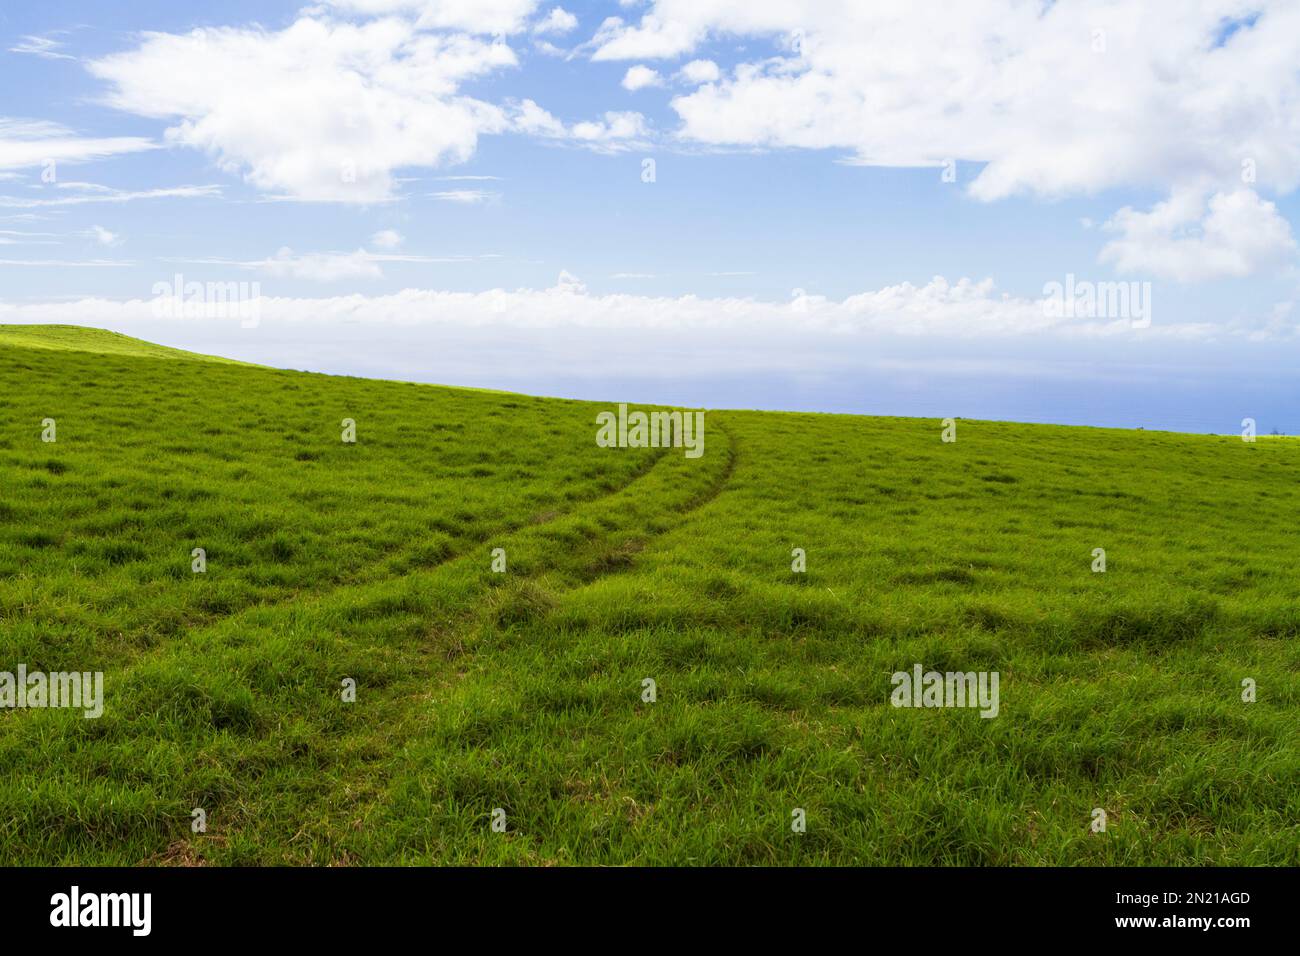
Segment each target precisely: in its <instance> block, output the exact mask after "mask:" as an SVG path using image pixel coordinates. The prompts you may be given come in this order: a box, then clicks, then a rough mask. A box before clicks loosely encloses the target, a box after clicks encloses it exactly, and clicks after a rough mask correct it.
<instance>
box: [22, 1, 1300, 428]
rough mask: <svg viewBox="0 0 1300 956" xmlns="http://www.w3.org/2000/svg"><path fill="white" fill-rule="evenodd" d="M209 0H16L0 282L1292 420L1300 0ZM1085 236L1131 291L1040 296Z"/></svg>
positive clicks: (342, 362)
mask: <svg viewBox="0 0 1300 956" xmlns="http://www.w3.org/2000/svg"><path fill="white" fill-rule="evenodd" d="M205 7H206V9H205V10H204V11H201V12H196V11H195V10H191V9H187V5H177V4H171V3H161V2H157V3H155V2H135V3H132V4H129V5H105V4H97V3H91V2H54V3H47V4H40V5H24V6H23V7H21V8H18V9H14V8H12V6H10V7H6V8H5V9H4V10H3V11H0V48H3V50H4V51H5V52H3V53H0V117H3V119H0V321H11V322H37V321H68V322H76V323H79V324H87V325H98V326H104V327H109V328H115V329H118V330H120V331H123V332H127V333H128V334H136V335H141V336H143V337H147V338H151V339H154V340H156V341H162V342H166V343H169V344H176V345H181V346H184V347H189V348H196V349H200V350H209V351H216V352H221V353H222V354H228V355H233V356H236V357H241V358H247V359H251V360H255V361H265V362H269V363H272V364H281V365H286V366H290V367H295V368H309V369H315V370H321V371H331V372H341V373H350V374H366V375H377V376H383V377H391V378H403V379H415V380H422V381H439V382H447V383H451V384H465V385H481V386H487V387H496V388H514V389H519V390H522V391H529V392H535V393H541V394H560V395H569V396H574V397H584V398H598V399H606V400H611V401H617V400H631V401H657V402H664V403H676V404H693V405H704V406H707V407H729V406H744V407H763V408H790V409H815V410H824V411H853V412H871V413H889V414H915V415H926V416H929V415H934V416H947V415H960V416H965V417H993V418H1007V419H1016V420H1027V421H1060V422H1068V423H1081V424H1099V425H1113V426H1121V427H1132V426H1137V425H1142V426H1145V427H1150V428H1159V427H1164V428H1173V429H1180V430H1197V431H1217V432H1231V431H1235V430H1237V429H1238V428H1239V423H1240V420H1241V418H1243V417H1246V416H1251V417H1255V418H1256V419H1257V420H1258V422H1259V426H1260V428H1261V430H1263V431H1268V430H1270V429H1272V428H1278V429H1280V430H1283V431H1288V432H1293V433H1294V432H1297V431H1300V412H1297V407H1298V406H1297V398H1300V389H1298V388H1297V386H1296V384H1295V378H1296V377H1295V375H1294V369H1295V368H1296V367H1297V362H1296V360H1297V358H1300V348H1298V347H1297V341H1298V340H1297V336H1296V323H1297V321H1298V319H1297V316H1300V312H1297V311H1296V310H1295V309H1294V307H1293V305H1292V303H1293V301H1294V300H1295V298H1296V294H1297V286H1298V284H1300V283H1298V281H1297V274H1296V270H1295V258H1296V247H1295V243H1294V239H1293V235H1292V233H1293V228H1292V227H1293V224H1294V223H1295V222H1296V221H1297V213H1300V205H1298V204H1300V200H1298V199H1297V190H1296V186H1297V182H1298V181H1300V117H1297V116H1296V115H1295V113H1296V107H1295V104H1296V103H1297V102H1300V98H1297V94H1298V93H1300V80H1298V78H1297V66H1296V64H1297V63H1300V57H1297V56H1296V54H1297V53H1298V52H1300V51H1298V50H1297V49H1296V47H1297V46H1298V45H1300V41H1298V40H1297V37H1298V36H1300V29H1297V28H1298V27H1300V22H1298V21H1297V14H1296V11H1295V5H1294V4H1268V3H1257V4H1244V3H1239V2H1228V0H1224V2H1222V3H1206V4H1202V5H1199V6H1198V7H1197V8H1196V9H1195V10H1189V9H1186V7H1187V5H1186V4H1176V3H1171V4H1161V3H1152V4H1146V5H1143V7H1144V8H1145V9H1144V11H1143V12H1138V13H1135V12H1134V11H1133V10H1132V9H1125V7H1124V5H1115V4H1110V3H1079V4H1072V5H1055V6H1053V5H1043V6H1036V5H1034V4H1024V3H1014V2H1011V0H1008V2H1007V3H1005V4H998V3H989V4H979V5H971V6H970V8H969V9H967V8H962V11H961V12H960V13H959V14H954V13H952V12H951V8H945V9H948V10H949V13H948V14H947V16H946V17H945V18H944V21H942V22H938V25H936V23H937V21H936V20H935V17H936V13H935V11H934V10H927V9H925V8H926V7H927V5H926V4H900V5H898V6H896V7H895V6H894V5H891V4H880V5H878V6H877V7H873V8H872V9H871V11H870V12H869V13H868V12H866V11H865V8H863V6H862V5H856V6H855V5H841V4H838V3H830V2H823V3H820V4H818V3H804V2H792V3H782V4H775V3H773V4H767V3H763V2H753V3H741V2H738V0H737V2H735V3H732V2H729V0H715V2H710V3H686V2H684V0H657V2H652V3H635V2H634V3H626V4H620V3H619V2H617V0H612V2H609V3H564V4H562V5H561V6H559V7H557V6H556V5H555V4H552V3H535V2H532V0H481V2H478V3H473V4H470V3H464V2H452V0H330V2H326V3H321V4H318V5H312V6H306V5H303V4H296V3H270V2H259V3H256V4H253V3H230V2H227V3H219V4H210V5H205ZM1063 7H1066V8H1068V9H1062V8H1063ZM557 10H558V11H559V12H558V13H557V12H555V11H557ZM948 20H951V21H953V22H951V23H948V22H946V21H948ZM990 51H992V52H990ZM688 64H690V65H692V66H688ZM630 71H634V72H630ZM635 71H639V77H640V79H641V80H642V81H643V82H644V84H645V85H642V86H640V87H639V88H629V87H637V82H636V77H637V76H638V73H637V72H635ZM651 71H653V73H652V72H651ZM42 150H45V151H47V152H49V153H54V152H57V153H58V154H59V155H60V156H62V157H64V158H63V159H61V160H60V161H58V162H57V163H56V164H55V165H54V166H53V167H50V166H49V165H48V164H47V163H46V162H45V160H46V158H47V157H46V156H45V155H43V153H42ZM647 160H651V161H653V163H654V177H653V181H652V182H646V181H645V177H644V176H643V170H644V164H645V162H646V161H647ZM950 160H951V162H952V164H953V165H952V166H951V169H952V170H954V171H955V181H947V180H948V179H951V178H952V177H945V176H944V171H945V165H944V164H945V163H947V162H948V161H950ZM341 166H349V167H350V168H354V169H360V170H361V172H360V173H359V175H358V176H357V177H355V179H356V181H352V180H349V179H348V174H347V173H340V172H339V167H341ZM1247 166H1249V172H1247V171H1246V167H1247ZM51 169H52V170H53V172H52V173H51ZM51 180H52V181H51ZM160 191H161V192H162V194H158V193H159V192H160ZM178 273H179V274H182V275H183V276H184V278H185V280H186V281H187V282H194V281H197V282H201V283H209V282H211V283H227V282H232V281H237V282H245V283H256V293H255V294H256V295H257V296H258V303H259V308H258V310H257V311H258V320H257V322H256V324H255V325H252V326H250V325H249V323H247V322H241V321H239V320H238V319H232V318H230V317H229V316H225V315H219V314H218V315H212V316H204V317H197V318H196V317H190V318H186V319H161V318H159V316H158V313H157V310H156V308H151V307H150V306H151V304H152V300H153V299H154V298H155V297H156V291H155V290H156V288H157V286H158V284H159V283H160V282H162V283H165V282H170V281H172V278H173V277H174V276H175V275H177V274H178ZM1067 275H1072V276H1074V277H1076V278H1077V279H1078V280H1079V281H1080V282H1084V283H1112V282H1123V283H1135V284H1136V285H1135V286H1134V287H1133V288H1134V289H1137V288H1139V287H1145V288H1146V289H1147V290H1149V293H1148V294H1149V296H1150V303H1151V310H1150V312H1151V314H1150V316H1149V318H1150V322H1149V324H1147V323H1143V322H1141V321H1136V322H1135V321H1133V318H1134V317H1133V316H1131V315H1130V314H1128V313H1127V312H1125V313H1123V314H1109V313H1105V312H1104V311H1103V312H1102V313H1101V314H1093V315H1084V316H1079V317H1078V318H1077V319H1075V320H1072V321H1069V322H1046V323H1045V322H1043V321H1041V318H1042V316H1043V307H1042V304H1041V300H1042V299H1043V297H1044V296H1045V295H1046V294H1047V293H1046V286H1047V284H1049V283H1052V282H1061V283H1064V282H1065V281H1066V277H1067ZM936 277H942V278H941V279H939V280H936ZM962 280H968V281H967V283H966V284H965V285H963V284H962ZM494 290H499V293H498V292H497V291H494ZM1139 318H1140V317H1139Z"/></svg>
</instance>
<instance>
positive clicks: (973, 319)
mask: <svg viewBox="0 0 1300 956" xmlns="http://www.w3.org/2000/svg"><path fill="white" fill-rule="evenodd" d="M172 261H175V260H172ZM183 261H189V262H202V263H204V264H225V265H239V266H242V267H245V268H250V269H256V270H257V271H259V272H262V273H263V274H266V275H275V276H280V277H288V278H306V279H316V280H333V279H336V278H339V277H340V272H346V271H350V272H351V273H352V275H353V276H360V277H369V278H373V277H375V275H376V272H377V270H378V267H379V264H380V263H383V262H389V261H454V260H425V259H421V258H420V257H402V256H383V255H377V254H374V253H368V252H366V251H365V250H358V251H357V252H355V253H347V254H342V253H330V254H313V255H305V256H303V255H296V254H294V253H293V252H291V251H290V250H287V249H284V250H281V251H280V252H279V253H278V254H277V255H276V256H274V257H272V258H270V259H267V260H261V261H256V262H246V263H230V262H224V263H221V262H220V261H219V260H183ZM1049 304H1050V303H1049V302H1048V301H1047V300H1046V299H1034V298H1024V297H1016V296H1011V295H1007V294H1005V293H1000V292H999V291H998V290H997V289H996V287H995V286H994V284H993V282H992V281H991V280H989V279H985V280H982V281H975V280H971V279H965V278H963V279H960V280H958V281H955V282H950V281H949V280H947V279H945V278H943V277H939V276H936V277H935V278H934V279H932V280H930V281H929V282H927V283H925V284H923V285H914V284H912V283H909V282H904V283H900V284H897V285H892V286H886V287H884V288H881V289H876V290H873V291H867V292H862V293H858V294H856V295H850V296H847V297H845V298H843V299H831V298H827V297H824V296H819V295H814V294H806V293H800V294H798V295H795V296H793V297H792V298H791V299H790V300H788V301H763V300H757V299H752V298H726V297H702V296H695V295H685V296H676V297H674V296H645V295H629V294H622V293H614V294H605V295H597V294H592V293H591V292H589V291H588V288H587V286H586V284H585V283H584V282H583V281H582V280H581V279H580V278H578V277H577V276H575V275H573V274H571V273H569V272H567V271H564V272H561V273H560V275H559V277H558V278H557V279H556V282H555V284H554V285H552V286H550V287H548V288H545V289H528V288H524V289H515V290H505V289H491V290H488V291H484V292H453V291H445V290H434V289H416V288H408V289H403V290H402V291H400V292H396V293H392V294H388V295H375V296H367V295H346V296H338V297H329V298H286V297H272V296H263V297H262V298H261V301H260V311H261V315H262V317H263V320H264V321H270V322H290V323H309V324H316V323H331V322H347V323H369V324H376V325H388V324H399V325H433V326H454V327H460V328H466V329H468V328H482V327H493V326H507V327H513V328H519V329H533V330H538V329H576V330H582V329H609V330H623V331H629V330H640V331H651V332H653V331H665V330H681V331H683V332H687V333H695V332H717V331H729V332H733V333H735V334H738V335H744V336H751V335H758V334H768V333H770V334H781V335H797V336H804V335H818V336H831V337H835V336H845V335H849V336H866V337H889V338H903V339H913V340H917V341H921V340H932V341H940V340H942V341H944V342H950V341H953V340H959V339H967V340H973V339H983V340H988V339H1000V340H1004V341H1009V340H1016V339H1020V340H1025V339H1035V340H1040V341H1041V340H1043V339H1044V338H1053V339H1055V340H1057V341H1075V340H1079V339H1102V338H1110V337H1124V338H1129V337H1141V338H1144V339H1148V338H1175V339H1179V340H1190V341H1198V340H1210V339H1215V338H1217V337H1221V336H1225V335H1228V336H1231V335H1245V334H1252V335H1257V334H1259V331H1260V329H1259V327H1258V326H1257V325H1250V326H1248V325H1244V324H1237V325H1232V324H1228V325H1211V324H1204V323H1196V324H1193V323H1182V324H1177V323H1161V322H1157V323H1156V324H1153V325H1152V326H1150V327H1149V328H1139V327H1135V326H1134V324H1133V323H1132V322H1131V321H1130V320H1128V319H1122V318H1116V319H1111V318H1095V317H1087V316H1079V317H1074V316H1066V315H1064V314H1062V312H1061V311H1060V310H1054V309H1052V308H1049V307H1048V306H1049ZM60 309H61V310H63V311H62V312H58V314H59V315H62V316H64V318H62V319H59V321H75V322H79V323H84V324H96V323H103V322H106V321H110V320H120V319H124V318H127V319H130V318H145V317H148V316H152V315H153V314H154V313H153V311H152V308H151V303H150V301H149V300H128V301H116V302H114V301H109V300H105V299H87V300H82V301H80V302H72V303H57V304H51V305H47V304H37V303H21V304H20V303H4V302H0V321H22V322H40V321H54V319H53V318H52V316H53V315H55V313H56V311H57V310H60ZM1270 321H1271V322H1272V325H1271V327H1270V329H1269V331H1268V334H1270V335H1274V336H1278V337H1281V336H1288V337H1290V336H1294V335H1295V333H1296V325H1295V322H1294V321H1292V320H1289V319H1287V317H1286V316H1285V315H1282V316H1280V317H1279V316H1278V315H1274V316H1272V317H1271V320H1270Z"/></svg>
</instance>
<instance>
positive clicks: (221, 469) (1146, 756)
mask: <svg viewBox="0 0 1300 956" xmlns="http://www.w3.org/2000/svg"><path fill="white" fill-rule="evenodd" d="M0 389H2V392H0V394H3V395H4V396H5V401H4V405H3V415H2V416H0V489H3V491H2V493H0V671H3V670H9V671H13V670H15V669H16V667H17V665H18V664H19V663H24V664H26V666H27V667H28V669H29V671H36V670H46V671H49V670H82V671H86V670H101V671H103V672H104V674H105V678H104V681H105V702H104V715H103V716H102V717H101V718H99V719H98V720H87V719H84V718H82V717H81V715H80V712H79V711H70V710H61V709H47V710H0V863H5V864H24V865H25V864H127V865H130V864H140V863H144V864H199V863H207V864H218V865H220V864H281V863H285V864H384V863H395V864H428V863H519V864H626V863H634V864H714V863H731V864H855V863H856V864H922V865H931V864H994V865H1018V864H1035V865H1041V864H1049V865H1076V864H1106V865H1137V864H1179V865H1186V864H1196V865H1203V864H1208V865H1221V864H1240V865H1264V864H1268V865H1296V864H1297V863H1300V825H1298V823H1297V821H1300V784H1298V781H1300V719H1298V718H1297V715H1298V714H1300V682H1298V681H1297V670H1298V669H1300V646H1298V643H1297V636H1298V635H1300V583H1297V581H1298V579H1297V577H1296V574H1295V568H1296V565H1297V557H1300V544H1298V543H1297V539H1296V537H1295V533H1294V524H1295V515H1296V514H1297V513H1298V511H1300V481H1298V480H1297V478H1298V477H1300V443H1297V442H1295V441H1292V440H1286V439H1265V438H1263V437H1261V438H1260V440H1259V441H1257V442H1256V443H1254V444H1247V443H1244V442H1242V441H1241V440H1240V439H1239V438H1219V437H1212V436H1191V435H1175V434H1165V433H1159V432H1123V431H1113V430H1101V429H1088V428H1066V427H1054V426H1039V425H1014V424H1006V423H996V422H978V421H967V420H962V421H961V422H960V423H959V425H958V441H957V442H956V443H952V444H946V443H943V442H941V441H940V423H939V422H937V421H931V420H915V419H888V418H861V417H853V416H830V415H806V414H776V413H759V412H732V411H726V412H708V413H707V414H706V451H705V454H704V455H703V457H701V458H698V459H693V460H692V459H686V458H685V456H684V455H683V454H682V453H681V450H669V451H662V450H658V449H607V448H598V447H596V444H595V440H594V439H595V431H596V425H595V415H596V412H598V411H603V410H606V408H608V407H609V406H603V405H595V404H590V403H580V402H567V401H560V400H554V399H536V398H529V397H525V396H518V395H509V394H503V393H493V392H475V391H468V390H460V389H449V388H438V387H432V386H425V385H411V384H404V383H398V382H381V381H370V380H362V379H352V378H338V377H330V376H323V375H313V374H307V373H298V372H285V371H278V370H274V369H267V368H261V367H257V366H250V365H243V364H236V363H221V362H213V361H209V360H207V359H205V358H203V357H201V356H194V355H190V354H188V353H180V352H174V351H172V350H167V349H162V348H161V347H158V346H152V345H149V344H147V343H137V342H134V340H130V339H126V338H124V337H121V336H113V335H110V334H109V333H103V332H99V331H96V330H84V329H73V328H68V327H30V326H29V327H0ZM45 418H54V419H55V420H56V422H57V441H56V442H55V443H52V444H47V443H43V442H42V441H41V430H42V424H41V423H42V421H43V419H45ZM344 418H352V419H355V421H356V423H357V439H358V440H357V442H356V444H345V443H343V442H342V441H341V440H340V433H341V424H340V423H341V420H342V419H344ZM196 547H202V548H204V549H205V550H206V552H207V561H208V570H207V572H206V573H205V574H195V573H193V572H192V571H191V551H192V549H193V548H196ZM1098 547H1101V548H1105V550H1106V557H1107V570H1106V573H1104V574H1100V573H1093V572H1092V570H1091V565H1092V561H1093V557H1092V551H1093V549H1094V548H1098ZM494 548H503V549H505V552H506V555H507V571H506V572H505V573H504V574H497V573H493V572H492V571H491V562H492V549H494ZM794 548H803V549H805V550H806V553H807V572H806V573H803V574H796V573H792V571H791V560H792V559H791V551H792V549H794ZM915 663H921V664H922V665H923V666H924V667H925V668H926V669H927V670H930V669H933V670H939V671H947V670H960V671H996V672H998V673H999V675H1000V713H999V715H998V716H997V717H996V718H993V719H987V720H986V719H982V718H981V717H980V716H979V714H978V713H977V712H976V711H974V710H968V709H942V708H941V709H902V708H894V707H892V706H890V703H889V700H890V693H891V690H892V685H891V681H890V675H891V674H892V673H893V672H895V671H900V670H902V671H910V670H911V668H912V666H913V664H915ZM344 678H352V679H354V680H355V681H356V683H357V696H356V701H355V702H354V703H348V702H345V701H343V700H342V697H341V693H340V688H341V682H342V681H343V679H344ZM646 678H650V679H653V681H654V682H655V685H656V690H657V700H656V701H654V702H653V703H650V702H646V701H644V700H643V699H642V693H643V681H644V680H645V679H646ZM1243 678H1252V679H1253V680H1254V681H1255V682H1256V684H1257V687H1258V700H1257V701H1256V702H1255V703H1244V702H1243V701H1242V699H1241V681H1242V680H1243ZM194 808H203V809H204V810H205V811H206V813H207V819H208V827H207V832H205V833H194V832H192V831H191V825H190V824H191V811H192V810H193V809H194ZM496 808H500V809H503V810H504V811H505V813H506V820H507V828H506V832H505V833H498V832H494V831H493V830H492V828H491V826H490V821H491V815H492V812H493V810H494V809H496ZM796 808H801V809H803V810H804V811H805V814H806V819H807V829H806V832H803V833H795V832H792V829H791V825H790V824H791V813H792V811H793V810H794V809H796ZM1094 808H1103V809H1105V810H1106V812H1107V817H1108V825H1107V829H1106V832H1104V833H1093V832H1091V830H1090V823H1091V822H1092V811H1093V810H1094Z"/></svg>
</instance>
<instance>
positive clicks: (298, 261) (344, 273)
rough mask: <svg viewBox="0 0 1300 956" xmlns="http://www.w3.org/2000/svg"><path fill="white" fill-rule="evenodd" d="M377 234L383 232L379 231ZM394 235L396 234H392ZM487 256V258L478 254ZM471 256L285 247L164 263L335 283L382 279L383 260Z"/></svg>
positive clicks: (436, 260)
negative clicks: (260, 254) (242, 256)
mask: <svg viewBox="0 0 1300 956" xmlns="http://www.w3.org/2000/svg"><path fill="white" fill-rule="evenodd" d="M379 235H383V233H380V234H379ZM394 235H396V233H394ZM479 258H487V257H479ZM473 259H474V257H472V256H413V255H398V254H394V253H380V252H369V251H367V250H365V249H358V250H356V251H355V252H309V253H301V254H300V253H296V252H294V251H293V250H292V249H290V248H289V247H287V246H285V247H283V248H281V249H280V250H279V251H277V252H276V254H275V255H273V256H270V257H268V258H266V259H253V260H246V261H240V260H237V259H180V258H169V259H165V260H164V261H165V262H172V263H181V264H185V265H202V266H226V267H230V268H234V269H244V270H248V271H251V272H259V273H261V274H262V275H265V276H271V277H273V278H278V279H304V280H307V281H310V282H338V281H340V280H343V279H382V278H383V277H384V272H383V265H384V264H385V263H410V264H423V265H427V264H446V263H457V262H470V261H473Z"/></svg>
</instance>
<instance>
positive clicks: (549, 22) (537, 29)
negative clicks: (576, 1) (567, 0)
mask: <svg viewBox="0 0 1300 956" xmlns="http://www.w3.org/2000/svg"><path fill="white" fill-rule="evenodd" d="M577 26H578V18H577V17H575V16H574V15H573V14H572V13H570V12H569V11H568V10H565V9H564V8H563V7H552V8H551V12H550V13H548V14H547V15H546V16H545V17H544V18H543V19H541V20H538V21H537V23H535V24H534V25H533V32H534V33H550V34H558V33H568V32H570V31H571V30H575V29H577Z"/></svg>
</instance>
